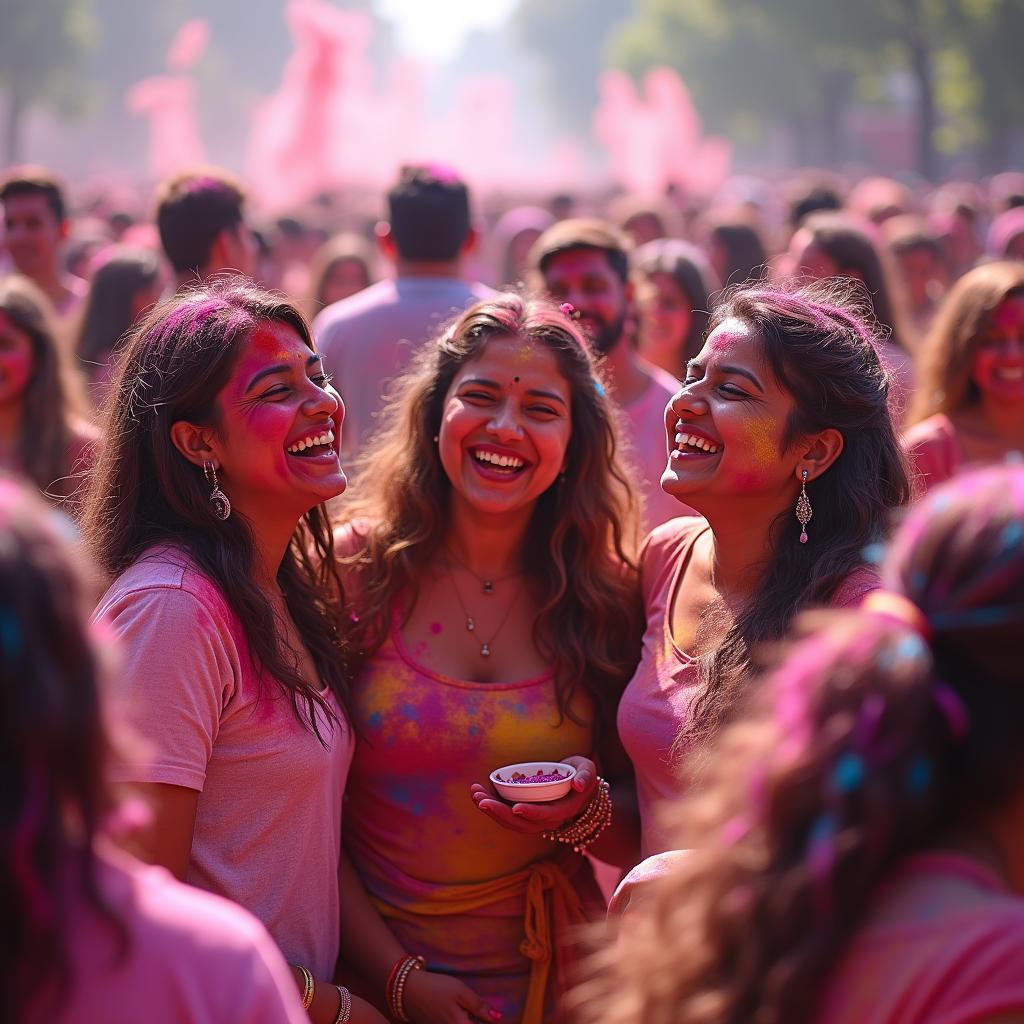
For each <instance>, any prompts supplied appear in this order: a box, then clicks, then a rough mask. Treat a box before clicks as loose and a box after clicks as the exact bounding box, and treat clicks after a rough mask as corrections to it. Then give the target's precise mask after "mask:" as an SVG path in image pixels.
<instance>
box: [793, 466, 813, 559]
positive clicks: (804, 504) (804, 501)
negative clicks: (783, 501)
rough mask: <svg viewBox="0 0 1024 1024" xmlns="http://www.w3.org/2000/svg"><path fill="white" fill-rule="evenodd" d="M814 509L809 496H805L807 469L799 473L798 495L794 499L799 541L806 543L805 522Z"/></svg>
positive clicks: (807, 521) (809, 518) (806, 522)
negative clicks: (798, 525) (798, 526)
mask: <svg viewBox="0 0 1024 1024" xmlns="http://www.w3.org/2000/svg"><path fill="white" fill-rule="evenodd" d="M813 515H814V510H813V509H812V508H811V501H810V498H808V497H807V470H806V469H805V470H804V471H803V472H802V473H801V474H800V497H799V498H797V499H796V520H797V522H798V523H799V524H800V543H801V544H806V543H807V524H808V523H809V522H810V521H811V516H813Z"/></svg>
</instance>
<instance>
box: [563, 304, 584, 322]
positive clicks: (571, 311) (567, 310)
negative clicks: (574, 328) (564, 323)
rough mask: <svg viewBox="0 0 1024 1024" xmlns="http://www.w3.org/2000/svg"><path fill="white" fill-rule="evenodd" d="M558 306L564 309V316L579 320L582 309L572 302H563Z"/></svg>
mask: <svg viewBox="0 0 1024 1024" xmlns="http://www.w3.org/2000/svg"><path fill="white" fill-rule="evenodd" d="M558 308H559V309H560V310H561V311H562V315H563V316H566V317H568V318H569V319H570V320H579V318H580V311H579V310H578V309H577V308H576V307H575V306H574V305H573V304H572V303H571V302H563V303H562V304H561V305H560V306H559V307H558Z"/></svg>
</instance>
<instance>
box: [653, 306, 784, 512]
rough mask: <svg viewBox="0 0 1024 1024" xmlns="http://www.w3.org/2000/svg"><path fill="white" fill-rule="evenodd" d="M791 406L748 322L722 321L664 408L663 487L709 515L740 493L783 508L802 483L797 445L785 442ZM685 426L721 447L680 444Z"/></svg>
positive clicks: (724, 507) (770, 507) (726, 504)
mask: <svg viewBox="0 0 1024 1024" xmlns="http://www.w3.org/2000/svg"><path fill="white" fill-rule="evenodd" d="M793 408H794V405H793V399H792V397H791V396H790V395H789V393H788V392H786V391H784V390H783V389H782V388H781V387H780V386H779V385H778V384H777V383H776V382H775V380H774V378H773V377H772V375H771V373H770V372H769V371H768V369H767V367H766V366H765V365H764V362H763V360H762V357H761V352H760V345H759V342H758V340H757V338H756V336H755V335H754V334H753V332H752V331H751V330H750V328H748V327H747V326H746V325H745V324H743V323H741V322H740V321H738V320H727V321H725V322H724V323H723V324H720V325H719V326H718V327H717V328H716V329H715V330H714V331H713V332H712V333H711V336H710V337H709V338H708V340H707V342H706V343H705V345H704V348H703V349H702V350H701V352H700V353H699V354H698V356H697V358H696V359H694V360H692V361H691V363H690V366H689V367H688V368H687V378H686V380H685V382H684V383H683V386H682V388H681V390H680V391H679V392H678V393H677V394H676V395H675V396H674V397H673V398H672V400H671V401H670V402H669V404H668V406H667V408H666V410H665V429H666V435H667V444H668V451H669V459H668V465H667V466H666V469H665V472H664V474H663V476H662V479H661V486H662V488H663V489H664V490H665V491H667V492H668V493H669V494H672V495H673V496H675V497H677V498H679V500H680V501H684V502H686V503H687V504H688V505H691V506H692V507H693V508H695V509H697V510H698V511H699V512H701V513H703V514H705V515H709V514H713V513H714V512H715V511H718V510H722V509H726V510H727V509H728V506H729V505H730V504H731V502H732V499H733V498H734V497H735V496H736V495H738V494H743V495H745V496H746V497H747V498H748V499H754V500H757V501H758V502H759V503H760V502H761V501H763V503H764V505H765V507H766V508H768V509H775V510H776V511H777V510H778V508H780V507H783V506H784V505H785V504H786V503H787V502H788V501H789V500H790V499H792V500H795V492H796V489H797V480H796V465H797V461H798V458H799V452H798V451H797V450H796V449H791V450H790V451H788V452H784V450H783V449H784V445H783V441H784V436H785V425H786V422H787V420H788V417H789V414H790V413H791V412H792V410H793ZM683 434H689V435H691V436H692V435H696V436H698V437H700V438H701V439H702V440H704V441H705V442H707V444H708V445H709V446H710V447H712V448H714V449H717V451H713V452H706V451H701V450H697V449H694V448H693V447H692V446H690V445H685V444H682V445H680V443H678V442H677V440H676V438H677V436H680V435H683ZM753 511H754V510H753V508H752V514H753ZM766 514H767V513H766Z"/></svg>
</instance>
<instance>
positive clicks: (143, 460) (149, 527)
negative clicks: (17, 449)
mask: <svg viewBox="0 0 1024 1024" xmlns="http://www.w3.org/2000/svg"><path fill="white" fill-rule="evenodd" d="M263 323H279V324H286V325H287V326H289V327H291V328H293V329H294V330H295V332H296V333H297V334H298V335H299V337H300V338H301V339H302V340H303V341H304V342H305V344H306V345H308V346H309V348H310V349H312V348H313V341H312V338H311V337H310V332H309V325H308V324H307V322H306V319H305V317H304V316H303V315H302V313H301V312H300V311H299V310H298V308H297V307H296V306H295V305H294V304H293V303H292V302H290V301H289V300H287V299H285V298H283V297H281V296H279V295H274V294H272V293H270V292H266V291H262V290H261V289H259V288H257V287H256V286H255V285H254V284H252V283H251V282H247V281H245V280H244V279H242V278H239V277H237V276H235V277H226V278H224V279H222V280H219V281H214V282H212V283H207V284H204V285H202V286H199V287H196V288H194V289H192V290H190V291H186V292H180V293H179V294H178V295H176V296H175V297H174V298H171V299H168V300H166V301H165V302H162V303H160V304H159V305H158V306H156V307H155V308H154V309H153V310H152V312H151V313H150V314H149V315H148V316H147V317H146V318H145V319H143V320H142V321H141V322H140V324H139V325H138V326H137V328H136V329H135V330H134V331H133V333H132V336H131V337H130V339H129V341H128V343H127V345H126V346H125V349H124V353H123V355H122V358H121V360H120V364H119V371H118V375H117V377H116V379H115V381H114V384H113V387H112V390H111V393H110V396H109V398H108V403H107V406H106V413H105V420H106V425H107V435H106V443H105V445H104V446H103V449H102V451H101V454H100V457H99V459H98V461H97V465H96V467H95V470H94V471H93V473H92V475H91V478H90V482H89V488H88V491H87V494H86V499H85V509H84V514H83V521H82V530H83V535H84V536H85V538H86V540H87V542H88V544H89V546H90V549H91V550H92V552H93V554H94V556H95V558H96V560H97V562H98V563H99V565H100V566H101V567H102V568H103V569H104V570H105V571H106V572H107V573H109V574H110V575H111V576H116V575H117V574H118V573H121V572H124V570H125V569H127V568H128V566H129V565H131V564H132V562H134V561H135V560H136V559H137V558H139V557H140V556H141V555H142V554H143V553H144V552H145V551H146V550H147V549H148V548H151V547H153V546H154V545H157V544H171V545H174V546H176V547H178V548H181V549H184V550H185V551H186V552H187V553H188V554H189V555H191V556H192V558H193V559H195V561H196V563H197V564H198V565H199V567H200V568H201V569H202V571H203V572H204V573H205V574H206V575H207V576H208V577H209V578H210V579H211V580H212V581H213V582H214V583H215V584H216V585H217V587H218V588H219V589H220V591H221V593H222V594H223V595H224V598H225V600H226V601H227V603H228V606H229V607H230V608H231V610H232V611H233V612H234V613H235V615H236V616H237V617H238V620H239V622H240V623H241V626H242V629H243V631H244V634H245V639H246V642H247V644H248V646H249V650H250V652H251V653H252V655H253V659H254V662H255V664H256V665H258V666H259V667H260V668H261V669H262V671H263V672H264V674H265V675H267V676H269V677H271V678H272V679H273V680H274V681H275V682H276V683H277V684H279V685H280V686H281V688H282V689H283V690H284V691H285V692H286V693H287V694H288V696H289V697H290V699H291V702H292V706H293V708H294V709H295V713H296V715H299V709H300V705H303V706H304V708H305V712H306V714H305V716H301V715H300V718H303V717H304V718H305V720H306V721H307V723H308V724H309V725H310V727H311V728H312V729H313V731H314V732H315V733H316V735H317V737H318V738H320V739H322V737H321V736H320V732H319V729H318V726H317V718H316V714H315V709H316V708H317V707H319V708H320V709H321V710H322V711H323V712H324V713H325V714H326V715H327V716H328V719H329V720H333V716H332V714H331V711H330V706H329V705H328V704H327V702H326V701H325V699H324V697H323V696H322V695H321V692H320V690H321V687H328V688H329V689H330V690H331V691H332V693H333V694H334V695H335V697H336V698H337V699H338V700H339V701H340V702H341V703H342V705H343V706H347V693H348V687H347V684H346V679H345V671H344V666H343V660H342V657H341V656H340V653H339V651H340V647H341V637H340V634H339V624H340V623H341V621H342V616H341V608H342V605H343V596H342V586H341V580H340V578H339V576H338V573H337V565H336V561H335V558H334V544H333V537H332V535H331V530H330V525H329V521H328V517H327V512H326V509H325V508H324V506H323V505H318V506H316V507H314V508H312V509H311V510H310V511H309V512H307V513H306V514H305V515H304V516H303V517H302V518H301V520H300V521H299V523H298V525H297V526H296V529H295V533H294V534H293V535H292V539H291V543H290V544H289V546H288V549H287V551H286V552H285V556H284V560H283V561H282V563H281V567H280V569H279V570H278V573H277V583H278V585H279V586H280V588H281V591H282V593H283V594H284V598H285V603H286V606H287V609H288V613H289V615H290V616H291V618H292V620H293V621H294V623H295V625H296V627H297V629H298V631H299V635H300V636H301V638H302V642H303V644H305V646H306V649H307V650H308V651H309V653H310V655H311V656H312V659H313V663H314V665H315V667H316V671H317V675H318V677H319V685H318V683H317V680H307V679H304V678H303V676H302V675H301V673H300V671H299V658H298V652H296V651H294V650H292V649H291V647H290V646H289V645H288V644H287V641H286V640H284V639H283V638H282V633H281V628H280V624H279V622H278V621H277V618H276V616H275V613H274V610H273V608H272V606H271V603H270V601H269V600H268V596H267V594H266V593H265V591H264V589H263V588H261V587H260V586H259V584H258V583H257V582H256V581H255V579H254V572H253V569H254V565H255V559H256V548H255V543H254V539H253V533H252V529H251V527H250V525H249V523H248V522H247V521H246V520H245V517H244V516H243V515H241V514H240V513H235V514H232V515H231V517H230V518H229V519H227V520H225V521H221V520H219V519H218V518H217V517H216V516H215V515H214V514H213V512H212V510H211V507H210V503H209V501H208V497H209V485H208V484H207V483H206V482H205V480H204V478H203V473H202V470H200V469H198V468H197V467H196V466H194V465H193V464H192V463H191V462H189V461H188V460H187V459H186V458H185V457H184V456H183V455H182V454H181V453H180V452H179V451H178V449H177V448H176V447H175V446H174V443H173V442H172V441H171V426H172V424H174V423H175V422H177V421H178V420H187V421H188V422H190V423H197V424H202V425H209V426H211V427H213V428H214V429H216V428H217V423H218V417H219V405H218V396H219V395H220V392H221V391H222V389H223V388H224V386H225V385H226V383H227V382H228V379H229V378H230V376H231V373H232V371H233V369H234V367H235V365H236V363H237V361H238V358H239V356H240V354H241V352H242V350H243V348H244V346H245V345H246V343H247V341H248V339H249V337H250V335H251V334H252V332H253V330H254V329H255V328H256V327H258V326H259V325H260V324H263Z"/></svg>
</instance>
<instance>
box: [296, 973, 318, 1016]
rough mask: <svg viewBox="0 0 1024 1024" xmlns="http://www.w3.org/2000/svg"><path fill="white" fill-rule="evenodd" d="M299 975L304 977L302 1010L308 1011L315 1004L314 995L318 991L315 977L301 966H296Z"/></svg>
mask: <svg viewBox="0 0 1024 1024" xmlns="http://www.w3.org/2000/svg"><path fill="white" fill-rule="evenodd" d="M295 966H296V968H298V971H299V973H300V974H301V975H302V1008H303V1009H304V1010H308V1009H309V1008H310V1006H311V1005H312V1003H313V993H314V992H315V991H316V982H315V981H314V980H313V975H312V974H311V973H310V972H309V971H307V970H306V968H305V967H303V966H302V965H301V964H296V965H295Z"/></svg>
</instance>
